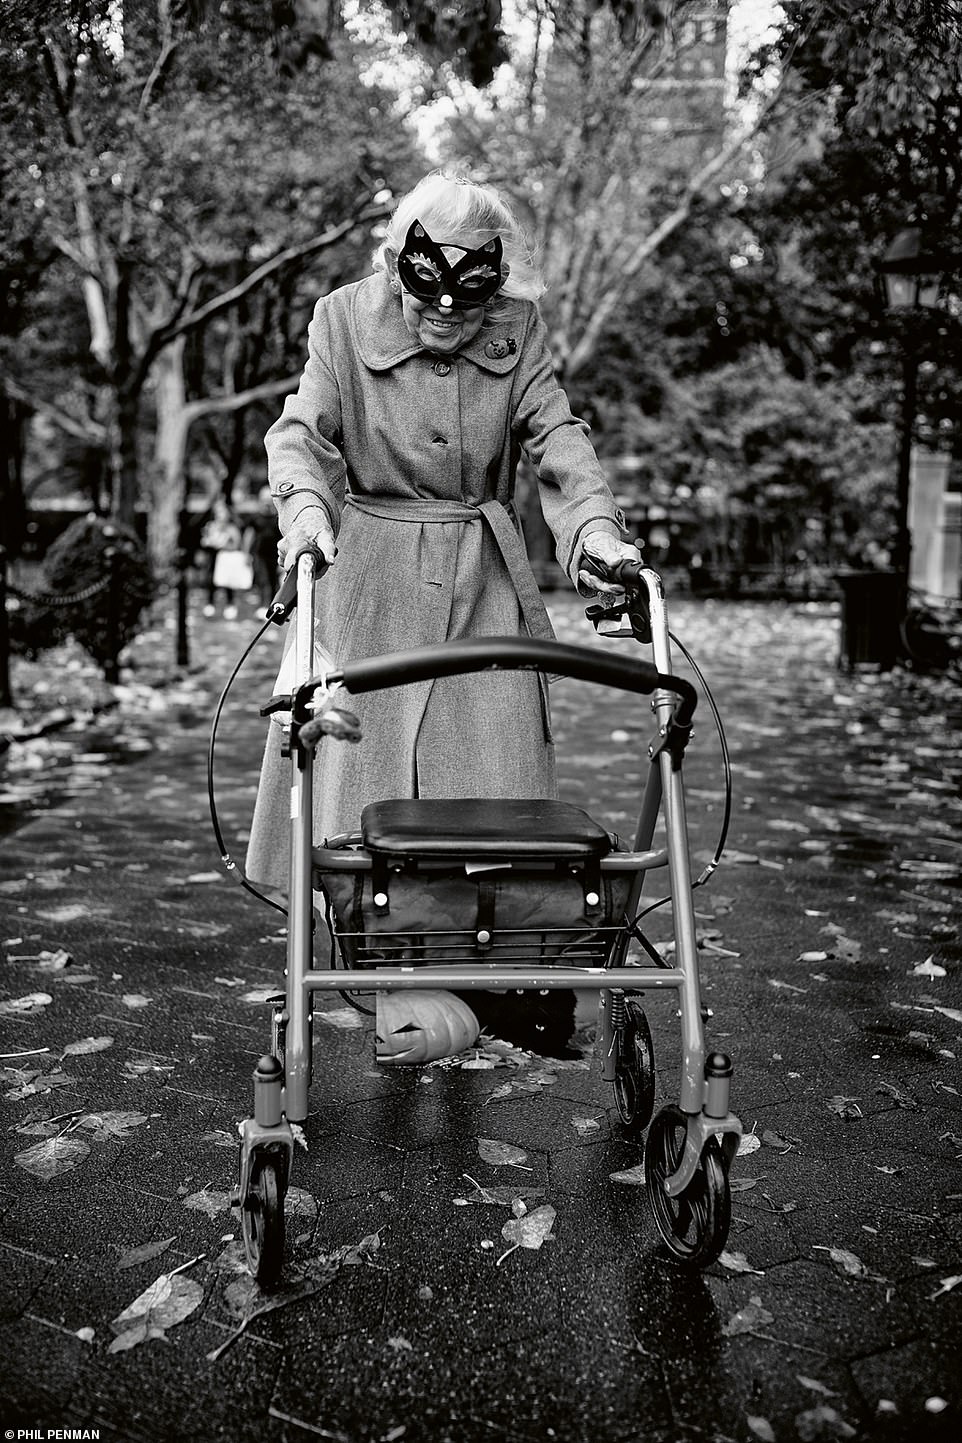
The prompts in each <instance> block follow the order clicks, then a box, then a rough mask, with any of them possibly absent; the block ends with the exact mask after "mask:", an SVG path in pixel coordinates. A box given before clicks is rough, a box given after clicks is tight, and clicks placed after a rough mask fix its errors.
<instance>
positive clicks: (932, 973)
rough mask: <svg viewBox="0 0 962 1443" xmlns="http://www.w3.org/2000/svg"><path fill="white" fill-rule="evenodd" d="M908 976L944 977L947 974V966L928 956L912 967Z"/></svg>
mask: <svg viewBox="0 0 962 1443" xmlns="http://www.w3.org/2000/svg"><path fill="white" fill-rule="evenodd" d="M908 976H909V977H944V976H945V968H944V967H941V966H940V965H939V963H938V962H936V961H934V960H933V959H932V958H931V957H926V959H925V961H924V962H920V963H919V965H918V966H917V967H913V968H912V970H911V972H909V973H908Z"/></svg>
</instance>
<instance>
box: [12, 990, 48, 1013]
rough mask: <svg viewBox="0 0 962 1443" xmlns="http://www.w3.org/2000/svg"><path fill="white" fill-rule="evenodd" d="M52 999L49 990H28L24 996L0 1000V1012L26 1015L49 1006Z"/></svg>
mask: <svg viewBox="0 0 962 1443" xmlns="http://www.w3.org/2000/svg"><path fill="white" fill-rule="evenodd" d="M52 1001H53V998H52V997H51V996H50V993H49V992H28V993H27V995H26V996H25V997H13V998H11V999H10V1000H9V1001H7V1002H0V1013H2V1014H3V1015H4V1016H10V1015H12V1014H14V1013H16V1014H17V1015H18V1016H28V1015H29V1014H30V1013H31V1012H39V1010H40V1008H41V1007H49V1006H50V1004H51V1002H52Z"/></svg>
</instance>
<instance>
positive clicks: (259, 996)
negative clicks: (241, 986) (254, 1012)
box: [241, 987, 277, 1002]
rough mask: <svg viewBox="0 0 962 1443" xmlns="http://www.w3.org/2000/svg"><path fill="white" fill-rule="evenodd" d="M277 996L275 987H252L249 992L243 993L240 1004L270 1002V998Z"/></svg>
mask: <svg viewBox="0 0 962 1443" xmlns="http://www.w3.org/2000/svg"><path fill="white" fill-rule="evenodd" d="M276 996H277V988H276V987H254V988H252V989H251V991H250V992H245V993H244V995H243V997H242V998H241V1001H242V1002H270V1000H271V998H272V997H276Z"/></svg>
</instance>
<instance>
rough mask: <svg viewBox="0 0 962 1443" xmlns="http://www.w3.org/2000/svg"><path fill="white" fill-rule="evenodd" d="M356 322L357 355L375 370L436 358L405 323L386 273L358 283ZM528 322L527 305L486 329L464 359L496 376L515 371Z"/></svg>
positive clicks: (353, 310)
mask: <svg viewBox="0 0 962 1443" xmlns="http://www.w3.org/2000/svg"><path fill="white" fill-rule="evenodd" d="M351 319H352V326H353V330H354V340H355V344H356V346H357V353H358V355H359V356H360V358H361V360H362V361H363V362H364V364H365V366H367V367H368V369H369V370H371V371H389V370H391V368H392V367H394V366H397V365H400V363H401V362H402V361H406V360H408V359H409V358H410V357H411V356H417V355H420V354H421V353H424V354H430V353H429V352H425V350H424V347H423V346H422V345H421V344H420V342H419V341H418V340H417V339H416V338H415V337H414V336H412V335H411V332H410V331H409V330H408V328H407V326H406V325H405V324H404V317H403V315H402V314H401V305H400V302H399V301H398V298H397V296H395V295H394V294H393V292H392V291H391V288H390V286H389V285H388V282H387V277H386V276H385V275H384V274H383V273H379V274H377V275H373V276H368V277H367V278H366V279H365V280H363V281H360V282H359V283H358V284H357V286H356V287H355V289H354V299H353V304H352V306H351ZM525 321H526V317H525V314H524V308H523V303H519V302H515V303H514V305H513V306H512V309H511V312H510V313H508V314H506V315H504V316H502V317H501V318H499V319H498V320H497V321H494V322H492V323H491V324H490V325H484V326H482V328H481V330H480V331H479V332H478V334H477V335H476V336H475V337H474V338H473V339H472V340H471V341H470V342H469V343H468V345H466V346H465V347H464V348H463V349H462V350H460V351H458V352H457V355H458V357H459V358H460V357H462V356H463V357H464V359H465V360H467V361H472V362H473V363H474V365H476V366H479V367H480V368H481V370H483V371H491V372H493V373H494V374H495V375H504V374H506V373H507V372H508V371H512V370H513V369H514V367H515V366H516V365H517V363H518V360H519V357H520V354H521V342H522V339H523V336H524V331H525Z"/></svg>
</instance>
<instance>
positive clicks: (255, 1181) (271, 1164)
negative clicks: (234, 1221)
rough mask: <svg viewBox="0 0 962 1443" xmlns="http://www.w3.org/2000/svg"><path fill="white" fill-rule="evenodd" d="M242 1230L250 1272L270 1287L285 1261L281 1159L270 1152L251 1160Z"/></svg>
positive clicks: (261, 1283)
mask: <svg viewBox="0 0 962 1443" xmlns="http://www.w3.org/2000/svg"><path fill="white" fill-rule="evenodd" d="M241 1232H242V1233H243V1237H244V1251H245V1253H246V1254H247V1264H248V1267H249V1268H250V1270H251V1273H252V1274H253V1276H254V1278H255V1279H256V1280H257V1282H258V1284H259V1285H260V1286H261V1287H262V1288H270V1287H273V1286H274V1284H275V1283H276V1282H278V1280H279V1279H280V1276H281V1269H282V1267H283V1264H284V1183H283V1163H282V1161H281V1159H280V1158H278V1157H276V1156H275V1155H273V1154H272V1153H269V1152H259V1153H256V1154H255V1156H254V1159H253V1161H252V1163H251V1178H250V1186H249V1189H248V1193H247V1196H246V1198H241Z"/></svg>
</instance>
